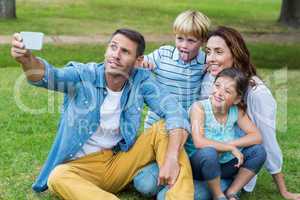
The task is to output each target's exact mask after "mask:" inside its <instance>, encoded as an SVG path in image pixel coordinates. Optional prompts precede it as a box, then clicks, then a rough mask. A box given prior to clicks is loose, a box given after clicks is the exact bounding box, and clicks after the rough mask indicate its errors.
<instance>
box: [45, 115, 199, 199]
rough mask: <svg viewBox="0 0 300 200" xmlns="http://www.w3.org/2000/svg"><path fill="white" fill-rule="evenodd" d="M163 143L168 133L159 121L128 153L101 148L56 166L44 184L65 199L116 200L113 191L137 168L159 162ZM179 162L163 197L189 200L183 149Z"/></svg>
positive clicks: (190, 193) (190, 192)
mask: <svg viewBox="0 0 300 200" xmlns="http://www.w3.org/2000/svg"><path fill="white" fill-rule="evenodd" d="M167 145H168V135H167V133H166V131H165V126H164V123H162V122H161V121H160V122H158V123H156V124H154V125H153V126H152V127H151V128H149V129H147V130H146V131H145V132H144V133H143V134H141V135H140V136H139V137H138V139H137V141H136V142H135V144H134V145H133V146H132V148H131V149H130V150H129V151H128V152H118V153H116V154H114V153H113V152H112V151H111V150H104V151H101V152H97V153H93V154H90V155H87V156H84V157H82V158H80V159H78V160H74V161H70V162H67V163H64V164H61V165H58V166H57V167H56V168H54V170H53V171H52V172H51V174H50V176H49V178H48V187H49V189H50V191H51V192H53V193H54V194H56V195H57V196H58V197H60V198H62V199H67V200H98V199H99V200H100V199H101V200H116V199H118V198H117V197H116V196H115V195H114V194H113V193H117V192H119V191H120V190H122V189H123V188H124V187H125V186H126V185H127V184H128V183H129V182H130V181H131V180H132V179H133V177H134V176H135V174H136V172H137V171H138V170H139V169H140V168H141V167H143V166H145V165H147V164H148V163H150V162H151V161H154V160H156V161H157V162H158V164H159V165H160V166H161V165H162V163H163V161H164V158H165V153H166V150H167ZM179 164H180V173H179V176H178V178H177V181H176V183H175V184H174V186H173V187H172V188H171V189H170V190H169V191H168V192H167V194H166V199H168V200H174V199H178V200H193V199H194V186H193V178H192V170H191V167H190V163H189V159H188V156H187V154H186V153H185V151H184V150H183V149H182V150H181V152H180V155H179Z"/></svg>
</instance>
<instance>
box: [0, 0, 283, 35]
mask: <svg viewBox="0 0 300 200" xmlns="http://www.w3.org/2000/svg"><path fill="white" fill-rule="evenodd" d="M16 2H17V16H18V19H17V20H9V21H3V20H2V21H1V20H0V34H6V35H11V34H12V33H13V32H16V31H26V30H27V31H41V32H44V33H46V34H47V35H95V34H110V33H111V32H112V31H113V30H115V29H116V28H119V27H131V28H135V29H137V30H140V31H141V32H142V33H144V34H152V33H154V34H166V33H171V25H172V22H173V20H174V19H175V16H176V15H177V14H178V13H180V12H182V11H183V10H186V9H197V10H199V11H202V12H203V13H205V14H206V15H207V16H209V17H210V19H211V20H212V22H213V24H214V25H220V24H222V25H224V24H227V25H231V26H233V27H236V28H238V29H239V30H241V31H243V32H251V33H253V32H255V33H258V32H259V33H265V32H267V33H270V32H273V33H274V32H287V31H288V29H287V28H284V27H281V26H279V25H278V24H277V22H276V21H277V18H278V16H279V11H280V5H281V0H260V1H254V0H223V1H219V0H201V1H199V0H187V1H178V0H168V1H163V3H162V1H160V0H143V1H139V0H120V1H114V0H109V1H108V0H76V1H75V0H52V1H45V0H16Z"/></svg>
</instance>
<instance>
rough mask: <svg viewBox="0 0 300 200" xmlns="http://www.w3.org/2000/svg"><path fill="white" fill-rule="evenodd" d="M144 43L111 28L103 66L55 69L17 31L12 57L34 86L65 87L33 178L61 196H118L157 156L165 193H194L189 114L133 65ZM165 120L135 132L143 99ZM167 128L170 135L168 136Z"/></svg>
mask: <svg viewBox="0 0 300 200" xmlns="http://www.w3.org/2000/svg"><path fill="white" fill-rule="evenodd" d="M144 49H145V41H144V38H143V36H142V35H141V34H140V33H138V32H136V31H133V30H129V29H118V30H117V31H115V32H114V33H113V34H112V37H111V40H110V42H109V44H108V47H107V49H106V53H105V61H104V63H103V64H97V63H88V64H82V63H76V62H70V63H68V64H67V66H66V67H64V68H61V69H57V68H55V67H53V66H52V65H50V64H49V63H48V62H47V61H45V60H43V59H40V58H37V57H35V56H34V55H32V54H31V52H30V51H28V50H27V49H26V48H25V47H24V44H23V42H22V38H21V37H20V35H19V34H15V35H14V37H13V40H12V49H11V54H12V56H13V57H14V58H15V59H16V60H17V61H18V62H19V63H21V64H22V68H23V70H24V72H25V74H26V77H27V79H28V80H29V82H30V83H31V84H33V85H36V86H39V87H44V88H47V89H51V90H56V91H60V92H63V93H64V95H65V98H64V104H63V111H62V114H61V119H60V124H59V127H58V131H57V136H56V138H55V141H54V144H53V146H52V148H51V151H50V153H49V155H48V159H47V161H46V163H45V165H44V167H43V169H42V171H41V173H40V175H39V177H38V178H37V180H36V182H35V183H34V184H33V189H34V190H35V191H37V192H41V191H44V190H46V189H47V188H48V187H49V189H50V191H52V192H53V193H54V194H56V195H57V196H59V197H60V198H62V199H72V200H74V199H78V200H79V199H82V200H88V199H93V200H96V199H118V198H117V197H116V196H115V195H114V194H113V193H117V192H119V191H120V190H122V189H123V188H124V187H125V186H126V185H127V184H128V183H129V182H130V181H131V180H132V178H133V176H134V175H135V173H136V172H137V171H138V169H139V168H141V167H143V166H145V165H146V164H148V163H149V162H151V161H153V160H156V161H157V162H158V164H159V168H160V170H159V184H167V185H169V187H170V188H171V189H170V190H169V192H168V193H167V195H166V199H193V193H194V191H193V182H192V172H191V169H190V165H189V160H188V157H187V155H186V153H185V152H184V150H183V149H182V146H183V143H184V142H185V139H186V137H187V133H186V130H188V129H189V123H188V120H187V113H186V112H185V111H184V110H183V108H182V107H181V106H180V105H179V104H178V102H176V101H174V99H173V98H172V96H170V95H169V94H168V93H167V92H166V91H165V90H164V89H163V88H162V87H161V86H159V84H158V83H157V82H156V81H155V79H154V78H153V77H152V76H151V73H150V72H149V71H147V70H144V69H136V68H134V66H136V65H138V64H139V63H140V62H141V61H142V60H143V56H142V55H143V53H144ZM144 102H145V103H146V104H147V105H148V106H149V107H150V108H151V109H152V110H154V111H155V112H156V113H158V114H159V115H160V116H161V117H162V118H164V119H165V124H164V123H163V122H162V121H160V122H158V123H156V124H154V125H153V126H152V127H151V128H149V129H147V130H146V131H145V133H143V134H141V135H140V136H139V137H137V134H138V129H139V126H140V118H141V114H142V111H143V103H144ZM166 132H167V133H168V134H166Z"/></svg>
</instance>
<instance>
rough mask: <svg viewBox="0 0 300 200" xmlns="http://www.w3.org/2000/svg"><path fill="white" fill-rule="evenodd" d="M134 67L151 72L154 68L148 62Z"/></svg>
mask: <svg viewBox="0 0 300 200" xmlns="http://www.w3.org/2000/svg"><path fill="white" fill-rule="evenodd" d="M135 67H137V68H138V67H142V68H146V69H150V70H153V69H154V68H155V66H154V65H153V63H151V62H148V61H142V63H140V64H139V65H138V66H135Z"/></svg>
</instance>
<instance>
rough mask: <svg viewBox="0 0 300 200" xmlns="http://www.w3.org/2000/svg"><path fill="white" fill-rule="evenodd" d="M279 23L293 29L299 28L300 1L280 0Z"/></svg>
mask: <svg viewBox="0 0 300 200" xmlns="http://www.w3.org/2000/svg"><path fill="white" fill-rule="evenodd" d="M279 22H280V23H282V24H284V25H288V26H293V27H300V1H299V0H282V5H281V12H280V17H279Z"/></svg>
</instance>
